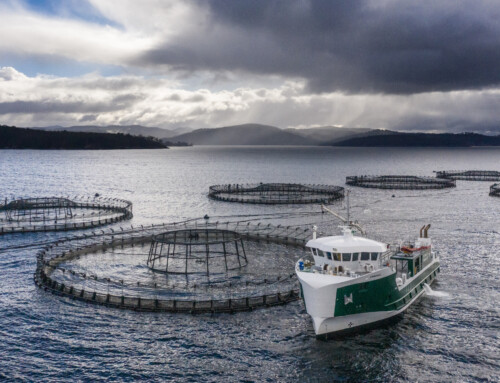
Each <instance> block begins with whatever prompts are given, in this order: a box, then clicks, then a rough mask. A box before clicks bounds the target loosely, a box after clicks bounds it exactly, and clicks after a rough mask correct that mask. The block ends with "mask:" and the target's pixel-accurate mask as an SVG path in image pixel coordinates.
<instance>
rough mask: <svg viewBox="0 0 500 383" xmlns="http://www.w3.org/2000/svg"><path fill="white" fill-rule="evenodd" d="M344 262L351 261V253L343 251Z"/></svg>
mask: <svg viewBox="0 0 500 383" xmlns="http://www.w3.org/2000/svg"><path fill="white" fill-rule="evenodd" d="M342 262H351V253H342Z"/></svg>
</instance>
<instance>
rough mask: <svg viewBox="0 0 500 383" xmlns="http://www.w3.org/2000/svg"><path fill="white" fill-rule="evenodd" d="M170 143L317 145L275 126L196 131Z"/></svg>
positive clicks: (308, 139)
mask: <svg viewBox="0 0 500 383" xmlns="http://www.w3.org/2000/svg"><path fill="white" fill-rule="evenodd" d="M169 140H170V141H183V142H189V143H191V144H194V145H318V143H319V142H318V141H316V140H315V139H312V138H309V137H304V136H301V135H299V134H295V133H291V132H288V131H284V130H282V129H279V128H277V127H275V126H269V125H260V124H243V125H234V126H225V127H222V128H213V129H198V130H194V131H192V132H190V133H186V134H181V135H179V136H175V137H171V138H170V139H169Z"/></svg>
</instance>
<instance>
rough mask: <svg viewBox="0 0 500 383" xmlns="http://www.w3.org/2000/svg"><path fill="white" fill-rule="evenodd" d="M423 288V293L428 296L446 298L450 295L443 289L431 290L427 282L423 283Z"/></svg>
mask: <svg viewBox="0 0 500 383" xmlns="http://www.w3.org/2000/svg"><path fill="white" fill-rule="evenodd" d="M424 290H425V295H427V296H429V297H440V298H448V297H449V296H450V294H448V293H446V292H444V291H435V290H432V289H431V287H430V286H429V285H428V284H427V283H424Z"/></svg>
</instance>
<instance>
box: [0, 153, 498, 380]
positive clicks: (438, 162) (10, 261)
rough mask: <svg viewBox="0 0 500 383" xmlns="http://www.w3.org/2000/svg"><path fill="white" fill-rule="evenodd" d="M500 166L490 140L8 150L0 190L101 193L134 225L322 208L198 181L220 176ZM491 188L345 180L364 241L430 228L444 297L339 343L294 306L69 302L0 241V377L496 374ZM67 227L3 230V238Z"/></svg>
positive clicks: (0, 156)
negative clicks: (122, 306)
mask: <svg viewBox="0 0 500 383" xmlns="http://www.w3.org/2000/svg"><path fill="white" fill-rule="evenodd" d="M499 168H500V150H498V149H492V148H482V149H474V148H473V149H353V148H342V149H339V148H315V147H308V148H268V147H245V148H234V147H233V148H222V147H193V148H176V149H171V150H160V151H147V150H144V151H142V150H136V151H5V150H4V151H0V181H1V182H0V197H2V198H3V197H4V196H7V197H13V196H49V195H93V194H94V193H97V192H98V193H100V194H101V195H103V196H105V197H118V198H124V199H129V200H131V201H133V202H134V219H133V220H132V221H131V222H130V223H131V224H133V225H134V226H135V225H141V224H150V223H159V222H168V221H172V220H180V219H182V218H186V217H187V218H190V217H199V216H203V215H204V214H206V213H207V214H209V215H210V216H211V217H217V216H229V215H236V214H260V213H278V212H288V211H305V210H307V209H310V210H311V211H312V210H316V211H317V210H318V208H317V207H312V206H306V207H283V206H278V207H271V206H267V207H266V206H245V205H238V204H228V203H223V202H216V201H211V200H208V199H207V197H206V193H207V191H208V186H209V185H212V184H217V183H247V182H249V183H254V182H302V183H326V184H336V185H343V182H344V180H345V177H346V176H347V175H358V174H415V175H422V176H425V175H428V176H432V171H433V170H450V169H484V170H500V169H499ZM490 184H491V182H485V183H482V182H465V181H459V182H458V183H457V188H456V189H448V190H442V191H395V192H394V191H380V190H368V189H353V193H352V199H351V201H352V205H353V209H352V213H353V214H354V216H355V218H356V219H358V220H359V221H361V222H362V223H363V224H364V227H365V228H366V229H367V231H368V233H369V234H370V235H372V236H373V237H376V238H384V239H386V240H391V241H396V240H400V239H405V238H406V237H408V236H410V237H414V236H415V235H416V234H417V233H418V229H419V228H420V227H421V226H422V225H423V224H424V223H431V224H432V228H431V230H430V233H431V235H432V237H433V241H434V245H435V248H436V249H437V250H439V251H440V253H441V258H442V259H441V264H442V267H441V274H440V275H439V278H438V282H437V283H436V284H434V285H433V289H434V290H436V291H438V292H440V293H442V294H435V296H426V297H423V298H422V299H421V300H420V301H419V302H418V303H416V304H415V305H413V306H412V307H411V308H410V309H409V310H408V311H407V312H406V314H405V315H404V316H403V317H402V318H401V319H399V320H398V321H397V322H396V323H394V324H392V325H390V326H385V327H382V328H379V329H375V330H372V331H370V332H367V333H363V334H358V335H355V336H352V337H349V338H346V339H342V340H331V341H327V342H325V341H318V340H316V339H315V337H314V333H313V330H312V325H311V322H310V318H309V317H308V315H307V314H306V313H305V310H304V307H303V305H302V303H300V302H296V303H293V304H290V305H288V306H284V307H277V308H270V309H263V310H256V311H253V312H249V313H239V314H235V315H226V314H223V315H214V316H210V315H199V316H190V315H174V314H163V313H162V314H155V313H136V312H130V311H120V310H114V309H107V308H104V307H99V306H93V305H88V304H85V303H81V302H74V301H71V300H68V299H63V298H59V297H56V296H53V295H51V294H48V293H45V292H44V291H42V290H40V289H38V288H37V287H35V285H34V283H33V279H32V277H33V272H34V270H35V255H36V251H37V249H24V250H9V251H2V252H1V253H0V380H1V379H2V378H3V379H5V380H7V381H51V382H52V381H55V382H57V381H108V380H115V381H169V380H171V381H181V382H186V381H193V382H198V381H217V382H218V381H269V382H271V381H287V382H288V381H299V382H302V381H313V382H315V381H317V382H323V381H345V382H351V381H352V382H357V381H380V382H388V381H411V382H414V381H419V382H443V381H449V382H470V381H482V382H488V381H492V382H493V381H498V376H499V375H500V357H499V355H500V353H499V344H500V342H499V333H500V331H499V330H500V313H499V303H500V292H499V287H500V283H499V277H498V275H499V272H500V258H499V257H498V254H500V221H499V216H500V215H499V213H500V198H494V197H489V196H488V189H489V186H490ZM393 194H394V195H395V196H394V197H392V195H393ZM339 209H341V207H340V206H339ZM214 219H216V218H214ZM128 224H129V223H123V222H122V223H120V224H118V226H120V225H121V226H125V225H128ZM63 235H64V234H61V233H59V234H51V233H45V234H44V233H39V234H25V235H9V236H3V237H0V247H1V248H5V247H8V246H14V245H19V244H24V243H29V242H35V241H46V240H52V239H56V238H59V237H61V236H63Z"/></svg>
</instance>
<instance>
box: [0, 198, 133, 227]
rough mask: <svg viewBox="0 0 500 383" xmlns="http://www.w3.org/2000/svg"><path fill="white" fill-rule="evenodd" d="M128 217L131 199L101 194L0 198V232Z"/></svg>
mask: <svg viewBox="0 0 500 383" xmlns="http://www.w3.org/2000/svg"><path fill="white" fill-rule="evenodd" d="M130 218H132V203H131V202H129V201H125V200H121V199H116V198H113V199H111V198H101V197H88V198H83V197H74V198H69V197H41V198H17V199H12V200H10V201H9V200H8V199H5V200H4V201H3V202H0V234H7V233H28V232H36V231H67V230H78V229H86V228H92V227H98V226H103V225H107V224H111V223H116V222H119V221H122V220H126V219H130Z"/></svg>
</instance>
